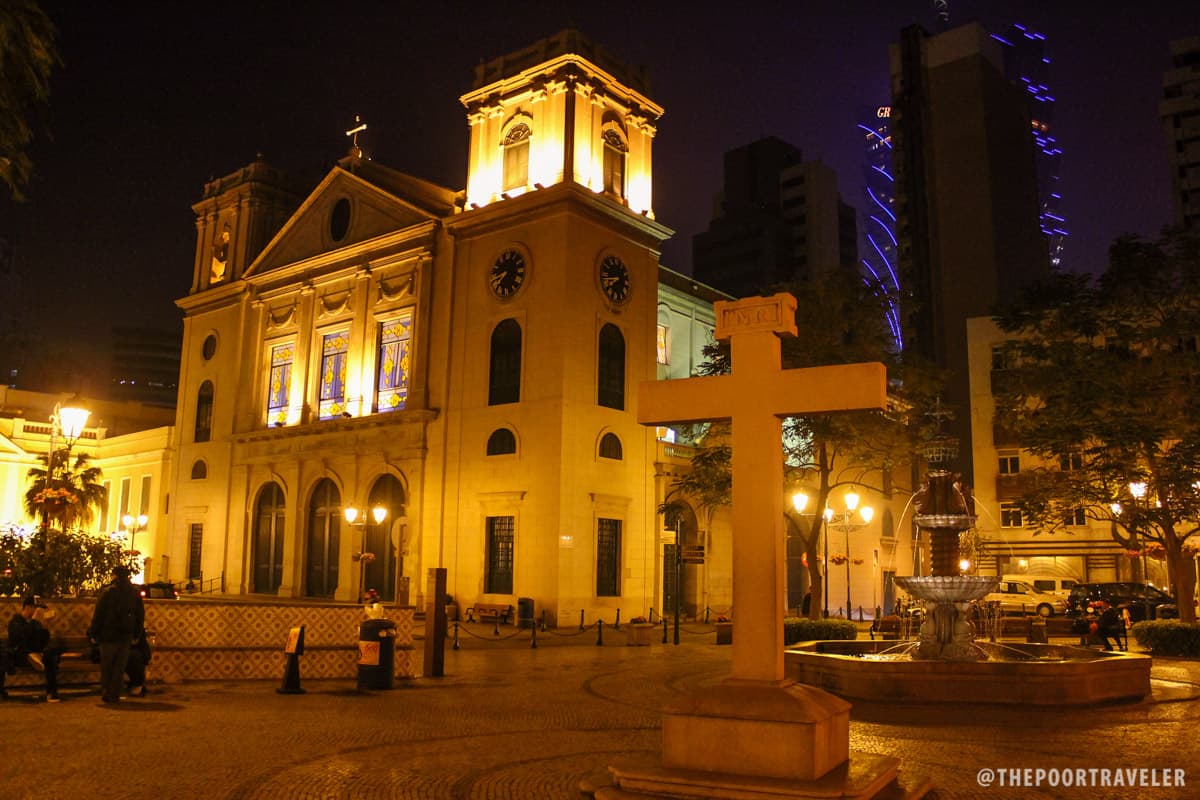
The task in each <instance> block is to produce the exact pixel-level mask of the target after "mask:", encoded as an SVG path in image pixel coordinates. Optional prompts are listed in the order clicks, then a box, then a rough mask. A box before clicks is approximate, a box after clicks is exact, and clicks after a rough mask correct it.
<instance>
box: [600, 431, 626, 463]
mask: <svg viewBox="0 0 1200 800" xmlns="http://www.w3.org/2000/svg"><path fill="white" fill-rule="evenodd" d="M623 455H624V454H623V453H622V452H621V440H620V439H618V438H617V435H616V434H615V433H606V434H604V436H602V437H600V457H601V458H614V459H616V460H617V461H620V460H621V458H622V457H623Z"/></svg>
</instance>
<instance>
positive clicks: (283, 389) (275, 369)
mask: <svg viewBox="0 0 1200 800" xmlns="http://www.w3.org/2000/svg"><path fill="white" fill-rule="evenodd" d="M295 353H296V348H295V347H294V346H293V345H292V343H291V342H288V343H287V344H277V345H275V346H274V347H272V348H271V385H270V388H269V389H268V390H267V424H268V425H283V424H284V423H286V422H287V416H288V396H289V395H290V394H291V386H292V359H293V358H294V357H295Z"/></svg>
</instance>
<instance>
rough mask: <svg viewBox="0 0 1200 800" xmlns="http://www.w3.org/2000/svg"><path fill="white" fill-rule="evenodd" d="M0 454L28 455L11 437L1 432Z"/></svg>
mask: <svg viewBox="0 0 1200 800" xmlns="http://www.w3.org/2000/svg"><path fill="white" fill-rule="evenodd" d="M0 455H18V456H24V455H28V453H26V452H25V450H24V449H22V448H21V447H20V445H18V444H17V443H16V442H14V441H13V440H12V439H9V438H8V437H7V436H5V435H4V434H3V433H0Z"/></svg>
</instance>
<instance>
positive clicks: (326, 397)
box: [318, 331, 350, 419]
mask: <svg viewBox="0 0 1200 800" xmlns="http://www.w3.org/2000/svg"><path fill="white" fill-rule="evenodd" d="M349 345H350V332H349V331H336V332H334V333H326V334H324V335H323V336H322V337H321V397H320V406H319V411H318V414H319V416H320V418H321V419H334V418H336V417H340V416H341V415H342V412H343V411H345V410H346V352H347V350H348V349H349Z"/></svg>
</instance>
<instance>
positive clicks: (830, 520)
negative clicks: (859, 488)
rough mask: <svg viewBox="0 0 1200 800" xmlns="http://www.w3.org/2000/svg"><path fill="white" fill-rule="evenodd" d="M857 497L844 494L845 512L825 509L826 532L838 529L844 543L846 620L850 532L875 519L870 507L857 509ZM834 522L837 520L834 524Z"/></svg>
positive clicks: (853, 493)
mask: <svg viewBox="0 0 1200 800" xmlns="http://www.w3.org/2000/svg"><path fill="white" fill-rule="evenodd" d="M858 501H859V496H858V495H857V494H856V493H855V492H852V491H851V492H846V495H845V498H844V502H845V503H846V510H845V511H843V512H842V513H840V514H838V513H836V512H835V511H834V510H833V509H832V508H829V507H826V508H825V526H826V530H828V528H829V526H830V525H833V526H834V527H836V528H838V529H840V530H841V531H842V535H843V536H844V537H845V542H846V619H850V618H851V617H850V531H852V530H858V529H859V528H864V527H866V526H867V525H870V524H871V520H872V519H873V518H874V517H875V510H874V509H873V508H871V507H870V506H863V507H862V508H859V507H858ZM855 511H858V515H859V517H861V518H862V522H855V521H854V512H855ZM835 520H837V521H836V522H835Z"/></svg>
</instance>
